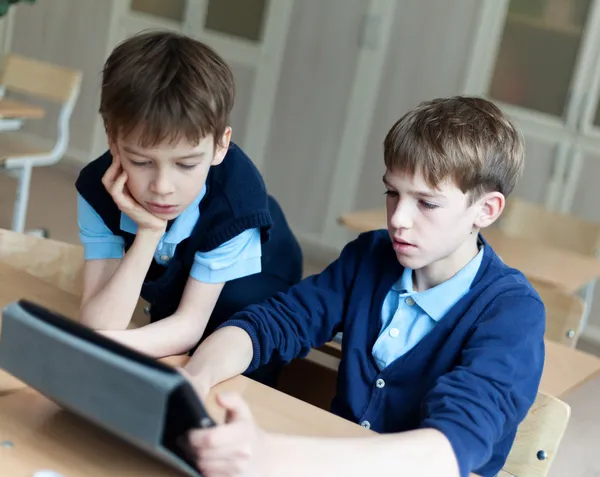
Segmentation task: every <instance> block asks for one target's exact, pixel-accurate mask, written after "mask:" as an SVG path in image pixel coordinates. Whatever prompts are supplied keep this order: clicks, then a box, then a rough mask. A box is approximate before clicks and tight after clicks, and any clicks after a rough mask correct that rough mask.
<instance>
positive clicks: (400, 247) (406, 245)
mask: <svg viewBox="0 0 600 477" xmlns="http://www.w3.org/2000/svg"><path fill="white" fill-rule="evenodd" d="M392 242H393V247H394V250H395V251H396V252H400V253H403V252H409V251H411V250H414V249H415V248H416V247H417V246H416V245H414V244H412V243H410V242H407V241H406V240H404V239H400V238H395V237H392Z"/></svg>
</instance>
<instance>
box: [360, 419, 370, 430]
mask: <svg viewBox="0 0 600 477" xmlns="http://www.w3.org/2000/svg"><path fill="white" fill-rule="evenodd" d="M360 425H361V426H362V427H364V428H365V429H371V423H370V422H369V421H363V422H361V423H360Z"/></svg>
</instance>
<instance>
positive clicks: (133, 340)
mask: <svg viewBox="0 0 600 477" xmlns="http://www.w3.org/2000/svg"><path fill="white" fill-rule="evenodd" d="M206 321H207V320H202V319H201V317H197V316H189V315H183V314H177V313H176V314H174V315H171V316H169V317H167V318H164V319H162V320H160V321H157V322H154V323H150V324H149V325H146V326H142V327H141V328H136V329H132V330H114V331H108V332H104V333H103V334H104V335H105V336H108V337H109V338H111V339H113V340H115V341H118V342H119V343H121V344H123V345H125V346H128V347H130V348H133V349H135V350H137V351H139V352H141V353H144V354H147V355H148V356H151V357H153V358H164V357H166V356H173V355H178V354H183V353H187V352H188V351H189V350H190V349H191V348H193V347H194V346H195V345H196V344H197V343H198V341H200V338H201V337H202V333H203V331H204V328H205V327H206Z"/></svg>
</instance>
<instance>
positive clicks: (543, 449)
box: [502, 393, 571, 477]
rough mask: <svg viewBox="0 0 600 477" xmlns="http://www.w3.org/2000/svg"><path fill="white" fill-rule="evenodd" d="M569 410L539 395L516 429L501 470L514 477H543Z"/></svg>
mask: <svg viewBox="0 0 600 477" xmlns="http://www.w3.org/2000/svg"><path fill="white" fill-rule="evenodd" d="M570 416H571V408H570V407H569V405H568V404H566V403H565V402H563V401H561V400H560V399H557V398H555V397H552V396H548V395H547V394H543V393H538V395H537V398H536V400H535V402H534V403H533V406H532V407H531V409H530V410H529V412H528V413H527V416H525V419H524V420H523V422H521V424H520V425H519V428H518V430H517V435H516V438H515V442H514V443H513V446H512V448H511V450H510V453H509V454H508V458H507V460H506V463H505V464H504V467H503V469H502V470H504V471H505V472H508V473H509V474H510V475H514V476H515V477H545V476H547V475H548V472H549V470H550V466H551V465H552V462H554V458H555V457H556V452H557V451H558V447H559V445H560V442H561V440H562V438H563V435H564V433H565V430H566V428H567V424H568V422H569V417H570Z"/></svg>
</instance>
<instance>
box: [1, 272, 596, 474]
mask: <svg viewBox="0 0 600 477" xmlns="http://www.w3.org/2000/svg"><path fill="white" fill-rule="evenodd" d="M20 298H28V299H31V300H35V301H37V302H38V303H40V304H42V305H44V306H46V307H48V308H51V309H54V310H56V311H58V312H60V313H63V314H65V315H66V316H76V314H77V308H78V302H79V299H78V297H76V296H75V295H71V294H69V293H66V292H64V291H61V290H60V289H58V288H55V287H53V286H52V285H49V284H47V283H46V282H43V281H42V280H39V279H37V278H35V277H33V276H31V275H29V274H28V273H26V272H23V271H21V270H17V269H15V268H12V267H9V266H7V265H5V264H2V263H0V307H4V306H5V305H6V304H8V303H10V302H12V301H15V300H18V299H20ZM336 345H337V344H336ZM557 346H559V345H557ZM337 347H338V350H339V345H337ZM562 348H564V349H565V350H567V352H568V353H574V351H573V350H571V349H569V348H566V347H562ZM562 348H558V347H557V348H556V355H558V354H560V352H562V351H561V349H562ZM575 354H577V355H579V353H577V352H575ZM549 355H551V356H554V355H555V353H554V348H553V347H552V346H551V347H550V353H549ZM586 357H587V355H583V356H582V357H580V358H581V359H580V360H579V361H577V363H575V362H571V361H570V360H568V359H564V357H561V359H562V367H561V368H560V370H561V371H560V372H561V374H562V373H564V374H565V375H566V376H568V377H569V379H570V382H575V381H581V377H580V376H579V375H577V373H573V371H574V369H572V368H571V365H569V362H571V364H572V365H573V366H577V369H578V370H581V371H582V372H583V370H584V369H583V368H585V370H586V371H587V373H588V376H589V374H590V373H591V371H592V368H594V366H593V365H592V362H589V361H588V360H587V358H586ZM584 358H585V359H584ZM187 359H188V358H187V357H185V356H178V357H171V358H167V359H165V360H164V361H166V362H168V363H169V364H171V365H175V366H181V365H183V364H184V363H185V361H186V360H187ZM553 361H554V358H553ZM599 361H600V360H599ZM594 369H595V371H596V372H598V371H599V370H600V364H598V367H597V368H594ZM577 376H579V377H577ZM11 379H13V381H16V380H14V378H11V377H10V376H9V375H8V374H6V373H4V374H2V372H0V462H2V472H3V475H4V474H6V475H10V476H11V477H31V476H32V475H33V474H34V472H36V471H39V470H54V471H56V472H58V473H59V474H63V475H64V476H65V477H80V476H81V477H83V476H85V477H96V476H98V477H104V476H106V475H111V476H115V477H119V476H124V477H125V476H127V477H135V476H140V477H141V476H147V475H153V476H173V477H175V476H176V475H179V474H177V473H175V472H174V471H172V470H170V469H168V468H167V467H165V466H164V465H163V464H161V463H159V462H157V461H155V460H153V459H151V458H150V457H148V456H147V455H145V454H143V453H142V452H140V451H138V450H137V449H135V448H133V447H132V446H130V445H128V444H124V443H123V442H121V441H119V440H117V439H116V438H114V437H112V436H110V435H108V434H107V433H106V432H104V431H102V430H100V429H98V428H97V427H95V426H92V425H91V424H89V423H87V422H85V421H84V420H82V419H80V418H78V417H76V416H74V415H73V414H71V413H68V412H66V411H63V410H61V409H59V408H58V406H57V405H55V404H54V403H52V402H51V401H49V400H47V399H46V398H45V397H43V396H42V395H40V394H38V393H37V392H35V391H34V390H32V389H29V388H25V389H22V387H23V386H24V385H23V384H22V383H19V385H20V386H21V389H20V390H18V391H14V392H11V393H6V394H5V395H4V396H2V395H1V394H2V393H1V391H2V389H3V386H6V385H8V386H10V385H11V384H14V382H11V381H10V380H11ZM569 385H570V384H569ZM222 391H235V392H238V393H240V394H241V395H242V396H243V397H244V398H245V399H246V400H247V401H248V403H249V404H250V407H251V409H252V412H253V414H254V417H255V418H256V420H257V422H258V424H259V425H260V426H261V427H262V428H264V429H266V430H269V431H273V432H281V433H289V434H296V435H306V436H329V437H334V436H339V437H359V436H367V435H372V432H371V431H368V430H366V429H363V428H362V427H360V426H358V425H356V424H354V423H352V422H349V421H346V420H344V419H341V418H339V417H337V416H335V415H333V414H330V413H328V412H326V411H323V410H321V409H319V408H317V407H315V406H312V405H310V404H307V403H304V402H302V401H300V400H298V399H295V398H293V397H291V396H288V395H285V394H283V393H281V392H279V391H276V390H273V389H271V388H268V387H266V386H263V385H261V384H259V383H257V382H255V381H252V380H249V379H247V378H245V377H243V376H238V377H235V378H233V379H231V380H229V381H226V382H224V383H221V384H220V385H218V386H217V387H215V389H214V390H213V391H212V392H211V394H210V396H209V398H208V400H207V402H206V406H207V408H208V410H209V412H210V413H211V415H212V416H213V417H214V418H215V419H216V420H217V422H222V420H223V413H222V411H220V410H219V409H218V408H217V406H216V404H215V395H216V394H217V393H218V392H222ZM501 475H504V474H501Z"/></svg>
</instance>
